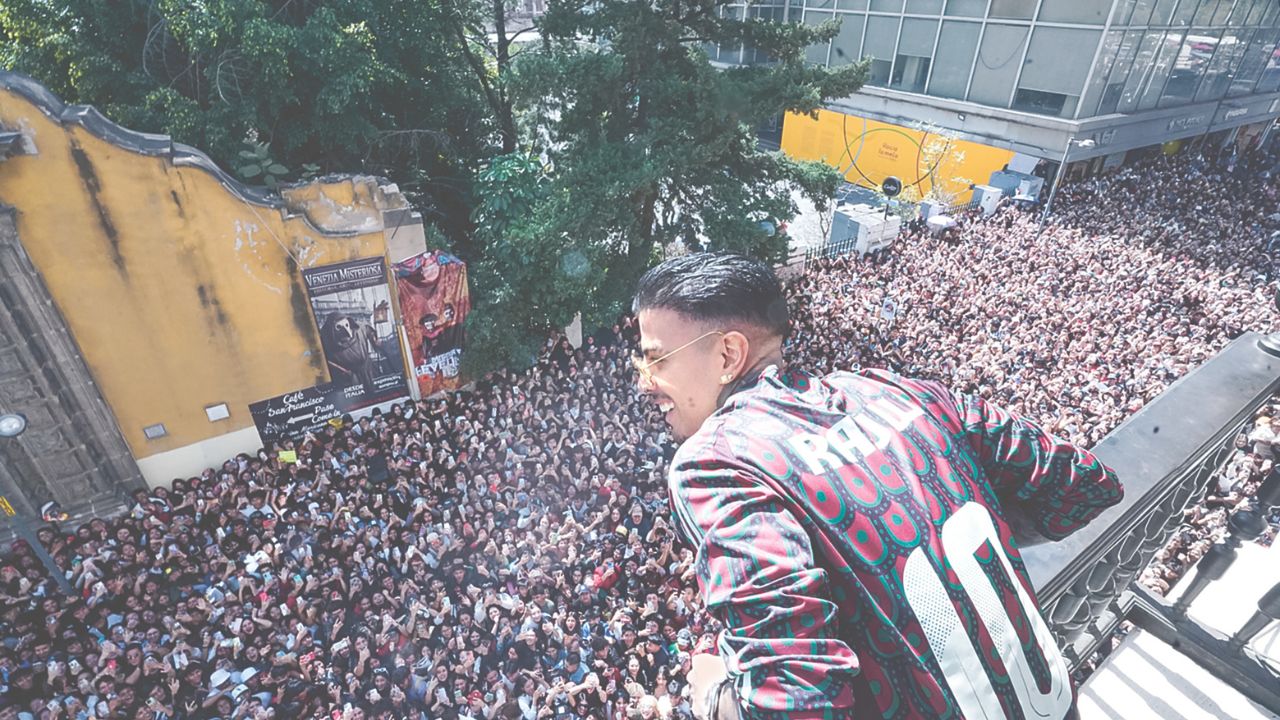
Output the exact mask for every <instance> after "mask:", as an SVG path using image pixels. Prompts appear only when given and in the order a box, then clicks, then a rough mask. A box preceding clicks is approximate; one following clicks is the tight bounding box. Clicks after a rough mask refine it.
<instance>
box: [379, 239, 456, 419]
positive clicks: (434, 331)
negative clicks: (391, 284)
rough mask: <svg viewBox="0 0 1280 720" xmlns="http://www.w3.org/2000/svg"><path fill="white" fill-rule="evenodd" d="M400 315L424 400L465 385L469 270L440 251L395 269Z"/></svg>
mask: <svg viewBox="0 0 1280 720" xmlns="http://www.w3.org/2000/svg"><path fill="white" fill-rule="evenodd" d="M395 273H396V288H397V291H398V292H399V295H400V314H401V316H402V317H403V318H404V329H405V334H406V335H407V336H408V338H409V347H410V349H411V352H412V355H413V374H414V376H415V377H417V379H418V387H419V388H421V390H422V397H427V396H429V395H432V394H435V393H437V392H439V391H441V390H454V389H457V387H458V385H459V379H458V362H459V360H461V358H462V348H463V346H464V345H466V335H465V330H464V328H463V320H465V319H466V317H467V312H468V311H469V310H470V309H471V295H470V293H469V291H468V289H467V266H466V265H464V264H463V262H462V261H461V260H459V259H458V258H456V257H454V256H452V255H448V254H445V253H442V252H439V251H435V252H429V253H423V254H421V255H415V256H414V257H411V258H409V259H407V260H402V261H401V262H398V263H396V264H395Z"/></svg>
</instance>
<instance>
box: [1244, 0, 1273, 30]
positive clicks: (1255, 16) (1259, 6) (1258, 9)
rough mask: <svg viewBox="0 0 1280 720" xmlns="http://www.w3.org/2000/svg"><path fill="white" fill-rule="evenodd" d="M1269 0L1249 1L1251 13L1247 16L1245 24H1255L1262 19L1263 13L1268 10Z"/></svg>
mask: <svg viewBox="0 0 1280 720" xmlns="http://www.w3.org/2000/svg"><path fill="white" fill-rule="evenodd" d="M1267 2H1268V0H1252V2H1250V3H1249V14H1248V15H1247V16H1245V19H1244V24H1245V25H1249V26H1255V25H1257V24H1258V21H1259V20H1261V19H1262V14H1263V13H1264V12H1265V11H1266V6H1267Z"/></svg>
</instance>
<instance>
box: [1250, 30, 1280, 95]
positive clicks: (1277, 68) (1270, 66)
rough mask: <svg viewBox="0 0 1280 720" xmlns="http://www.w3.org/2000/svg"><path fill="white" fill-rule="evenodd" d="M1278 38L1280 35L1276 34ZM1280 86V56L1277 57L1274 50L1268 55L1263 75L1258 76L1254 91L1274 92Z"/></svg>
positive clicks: (1279, 38) (1278, 38)
mask: <svg viewBox="0 0 1280 720" xmlns="http://www.w3.org/2000/svg"><path fill="white" fill-rule="evenodd" d="M1276 39H1277V40H1280V35H1276ZM1278 88H1280V58H1277V57H1276V55H1275V53H1274V52H1273V53H1272V54H1271V55H1270V56H1268V57H1267V62H1266V65H1265V66H1263V68H1262V76H1261V77H1260V78H1258V86H1257V87H1256V88H1255V89H1254V92H1258V93H1266V92H1274V91H1275V90H1276V89H1278Z"/></svg>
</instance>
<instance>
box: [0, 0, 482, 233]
mask: <svg viewBox="0 0 1280 720" xmlns="http://www.w3.org/2000/svg"><path fill="white" fill-rule="evenodd" d="M447 10H448V11H449V12H453V10H452V9H449V8H447V7H445V6H443V5H441V4H440V3H439V2H429V1H428V2H420V1H419V0H325V1H319V0H205V1H204V2H198V3H196V2H187V1H186V0H61V1H57V0H5V1H4V2H3V3H0V66H3V67H5V68H8V69H13V70H18V71H21V72H24V73H27V74H29V75H31V76H33V77H35V78H36V79H37V80H39V81H40V82H42V83H44V84H45V85H47V86H48V87H49V88H50V89H51V90H53V91H54V92H55V93H57V94H58V95H60V96H61V97H62V98H63V99H65V100H67V101H68V102H77V103H87V104H92V105H95V106H96V107H98V108H99V109H100V110H101V111H102V112H103V113H104V114H106V115H107V116H108V117H110V118H111V119H113V120H115V121H116V122H119V123H121V124H123V125H125V126H127V127H130V128H134V129H138V130H144V131H150V132H163V133H167V134H169V135H172V136H173V138H174V139H175V140H178V141H180V142H185V143H188V144H191V145H194V146H196V147H198V148H200V149H201V150H204V151H205V152H207V153H209V154H210V155H211V156H212V157H213V158H214V159H215V160H216V161H218V162H219V163H220V164H221V165H223V166H224V167H227V168H229V169H232V170H233V171H234V170H237V169H239V168H243V167H254V165H255V164H254V163H245V162H243V161H242V160H243V156H241V155H240V154H239V153H241V152H256V150H255V148H256V147H257V146H256V145H255V143H263V144H270V148H271V156H272V159H273V160H275V161H276V166H277V167H283V168H294V169H295V173H302V172H304V171H303V168H305V167H306V166H308V165H314V166H318V170H319V171H325V172H365V173H370V174H377V175H382V176H385V177H388V178H391V179H393V180H394V181H395V182H397V183H398V184H399V185H400V187H401V188H402V189H403V190H404V191H405V192H406V193H408V194H409V195H410V197H411V198H412V199H413V200H414V201H415V202H416V203H417V204H418V205H419V206H420V207H421V209H422V210H423V212H424V215H425V216H426V217H429V218H431V219H432V221H433V222H435V223H437V224H438V225H439V226H440V227H441V228H442V229H443V230H444V231H445V232H446V233H447V235H448V236H449V237H450V238H451V239H452V240H453V241H454V242H455V243H457V244H458V246H459V248H458V249H459V251H465V250H466V246H467V241H468V240H469V238H470V231H471V227H470V214H471V200H470V193H469V191H470V183H471V172H472V171H473V169H474V168H475V167H476V165H477V163H478V162H479V161H480V160H482V159H483V158H485V157H487V156H489V155H490V154H492V153H493V151H494V148H495V145H494V137H495V131H494V123H493V121H492V117H491V115H490V113H489V111H488V109H487V108H486V105H485V103H484V100H483V98H482V95H481V93H480V92H478V90H477V87H476V82H475V76H474V74H473V71H472V69H471V67H470V65H469V64H468V62H467V59H466V57H465V53H464V52H462V50H461V49H460V48H459V46H458V44H457V43H456V42H453V41H451V40H449V39H448V38H447V37H446V35H445V34H444V31H443V28H444V27H446V25H447V23H446V19H448V18H447V16H446V11H447ZM448 17H452V16H448ZM498 147H500V145H498ZM258 167H259V169H261V166H258ZM263 175H264V173H261V172H259V173H252V172H251V173H250V174H248V175H246V176H245V178H246V180H248V181H250V182H263ZM298 177H299V175H297V174H295V175H291V176H288V177H274V176H273V179H276V180H293V179H297V178H298Z"/></svg>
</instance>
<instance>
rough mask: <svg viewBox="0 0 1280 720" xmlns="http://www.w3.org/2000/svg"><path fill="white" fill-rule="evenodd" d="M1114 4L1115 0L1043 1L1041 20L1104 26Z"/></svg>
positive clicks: (1041, 4)
mask: <svg viewBox="0 0 1280 720" xmlns="http://www.w3.org/2000/svg"><path fill="white" fill-rule="evenodd" d="M1112 2H1113V0H1041V3H1040V20H1041V21H1045V22H1061V23H1079V24H1082V25H1102V24H1103V23H1105V22H1106V21H1107V13H1108V12H1110V11H1111V5H1112ZM1028 4H1031V3H1028Z"/></svg>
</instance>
